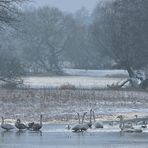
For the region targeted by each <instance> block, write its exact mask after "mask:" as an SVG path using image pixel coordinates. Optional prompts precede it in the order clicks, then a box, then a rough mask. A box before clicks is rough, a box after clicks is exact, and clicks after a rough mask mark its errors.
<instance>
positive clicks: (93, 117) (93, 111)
mask: <svg viewBox="0 0 148 148" xmlns="http://www.w3.org/2000/svg"><path fill="white" fill-rule="evenodd" d="M93 118H94V122H96V116H95V112H94V111H93Z"/></svg>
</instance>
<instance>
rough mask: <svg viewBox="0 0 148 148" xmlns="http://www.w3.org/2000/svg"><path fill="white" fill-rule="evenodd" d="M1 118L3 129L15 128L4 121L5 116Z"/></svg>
mask: <svg viewBox="0 0 148 148" xmlns="http://www.w3.org/2000/svg"><path fill="white" fill-rule="evenodd" d="M1 118H2V123H1V128H2V129H4V130H6V131H10V130H13V129H14V126H13V125H11V124H6V123H4V117H1Z"/></svg>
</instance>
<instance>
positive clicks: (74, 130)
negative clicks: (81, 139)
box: [71, 113, 81, 132]
mask: <svg viewBox="0 0 148 148" xmlns="http://www.w3.org/2000/svg"><path fill="white" fill-rule="evenodd" d="M77 116H78V124H76V125H74V126H73V127H72V128H71V130H72V131H73V132H80V131H81V124H80V114H79V113H77Z"/></svg>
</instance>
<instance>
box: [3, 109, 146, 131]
mask: <svg viewBox="0 0 148 148" xmlns="http://www.w3.org/2000/svg"><path fill="white" fill-rule="evenodd" d="M86 115H87V112H84V113H83V114H82V120H81V117H80V113H77V118H78V123H77V124H75V125H69V124H68V125H67V126H66V129H67V130H70V131H72V132H84V131H87V130H88V129H102V128H105V127H104V125H105V124H104V123H107V124H108V125H112V126H114V123H115V125H117V126H118V127H119V129H120V131H121V132H128V133H133V132H135V133H141V132H143V129H145V128H147V124H148V122H147V121H148V117H145V118H138V116H137V115H135V118H133V119H128V120H125V119H124V117H123V116H122V115H120V116H118V117H117V119H119V120H115V121H108V122H107V121H106V122H105V121H104V122H102V121H96V116H95V112H94V111H93V110H92V109H91V110H90V111H89V121H86V122H85V117H86ZM42 118H43V115H40V122H39V123H35V122H30V123H28V124H24V123H22V122H21V120H20V119H17V120H16V122H15V124H14V125H11V124H7V123H5V120H4V117H1V119H2V122H1V128H2V129H4V130H6V131H10V130H13V129H15V128H16V129H18V130H30V131H40V130H41V128H42V126H43V124H42Z"/></svg>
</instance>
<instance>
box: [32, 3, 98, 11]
mask: <svg viewBox="0 0 148 148" xmlns="http://www.w3.org/2000/svg"><path fill="white" fill-rule="evenodd" d="M32 1H33V2H32V5H33V6H36V7H40V6H41V7H42V6H45V5H48V6H54V7H57V8H59V9H61V10H63V11H67V12H75V11H77V10H78V9H80V8H81V7H83V6H84V7H86V8H87V9H88V10H89V11H92V10H93V8H94V7H95V4H96V3H97V1H98V0H32Z"/></svg>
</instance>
